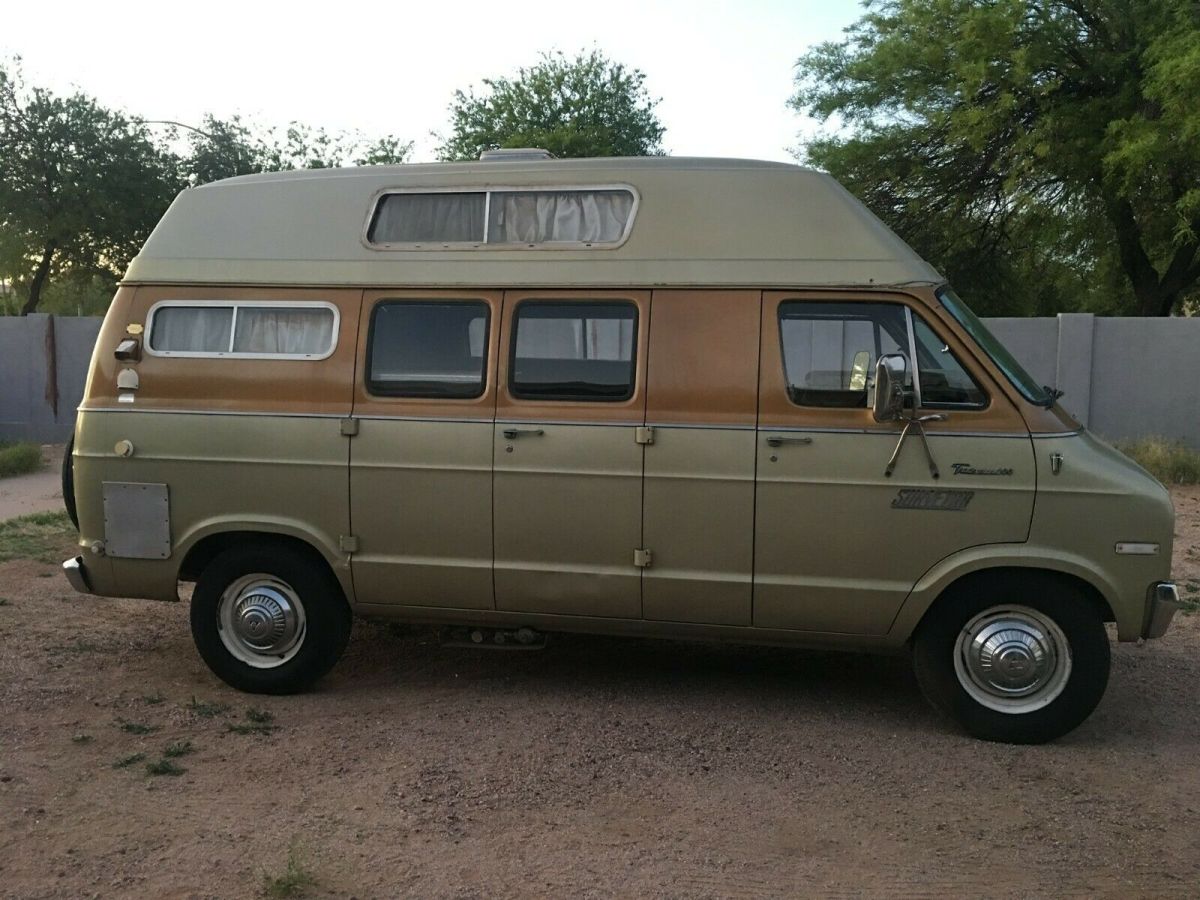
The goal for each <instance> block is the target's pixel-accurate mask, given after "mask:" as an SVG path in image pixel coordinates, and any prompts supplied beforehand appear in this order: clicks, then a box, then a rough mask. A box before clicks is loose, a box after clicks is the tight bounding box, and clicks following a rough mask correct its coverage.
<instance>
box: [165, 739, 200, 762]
mask: <svg viewBox="0 0 1200 900" xmlns="http://www.w3.org/2000/svg"><path fill="white" fill-rule="evenodd" d="M195 752H196V748H195V747H193V746H192V742H191V741H178V742H176V743H174V744H170V745H169V746H168V747H167V749H166V750H164V751H163V756H164V757H165V758H166V759H178V758H179V757H181V756H187V755H188V754H189V753H195Z"/></svg>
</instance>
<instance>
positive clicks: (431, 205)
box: [367, 188, 636, 249]
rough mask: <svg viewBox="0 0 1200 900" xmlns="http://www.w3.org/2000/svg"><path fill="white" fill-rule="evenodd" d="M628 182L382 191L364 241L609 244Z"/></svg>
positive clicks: (621, 235) (620, 235)
mask: <svg viewBox="0 0 1200 900" xmlns="http://www.w3.org/2000/svg"><path fill="white" fill-rule="evenodd" d="M635 207H636V202H635V199H634V194H633V191H632V190H630V189H629V188H563V189H528V190H521V189H508V190H493V191H436V192H432V191H431V192H427V193H420V192H413V193H408V192H405V193H394V194H384V195H383V196H382V197H380V198H379V201H378V203H377V204H376V206H375V209H374V211H373V213H372V216H371V223H370V226H369V227H368V228H367V242H368V243H370V244H373V245H377V246H383V247H394V246H396V245H410V246H419V245H425V244H470V245H476V246H495V247H508V248H510V249H511V248H513V247H518V246H520V247H539V246H554V245H560V246H572V247H584V248H587V247H613V246H616V245H618V244H620V243H621V241H623V240H624V239H625V236H626V235H627V234H628V233H629V229H630V228H631V226H632V224H633V216H634V209H635Z"/></svg>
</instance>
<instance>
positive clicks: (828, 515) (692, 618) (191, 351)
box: [64, 151, 1178, 742]
mask: <svg viewBox="0 0 1200 900" xmlns="http://www.w3.org/2000/svg"><path fill="white" fill-rule="evenodd" d="M497 156H498V157H500V158H490V159H484V160H481V161H479V162H472V163H443V164H429V165H404V166H394V167H364V168H353V169H342V170H318V171H305V172H286V173H271V174H263V175H252V176H245V177H240V178H233V179H229V180H226V181H221V182H217V183H214V184H209V185H204V186H202V187H198V188H193V189H189V190H185V191H184V192H183V193H181V194H180V195H179V197H178V198H177V199H176V200H175V202H174V203H173V204H172V206H171V207H170V209H169V210H168V211H167V213H166V214H165V215H164V217H163V219H162V221H161V222H160V223H159V225H158V226H157V228H156V229H155V230H154V232H153V234H152V235H151V236H150V238H149V239H148V240H147V241H146V244H145V246H144V248H143V249H142V251H141V253H140V254H139V255H138V256H137V258H136V259H135V260H134V261H133V263H132V264H131V265H130V267H129V270H128V273H127V275H126V276H125V279H124V281H123V282H122V284H121V285H120V287H119V289H118V291H117V294H116V296H115V298H114V300H113V302H112V305H111V307H110V308H109V310H108V314H107V316H106V317H105V320H104V324H103V327H102V329H101V331H100V334H99V337H98V340H97V344H96V349H95V352H94V355H93V358H92V362H91V371H90V375H89V377H88V381H87V387H86V393H85V396H84V399H83V402H82V405H81V406H80V409H79V415H78V420H77V424H76V430H75V435H74V439H73V441H74V443H73V449H72V452H71V453H70V454H69V457H68V463H67V466H68V469H67V473H66V474H67V476H68V480H69V482H70V483H69V485H68V490H67V491H66V497H67V501H68V504H69V505H70V506H72V507H73V508H74V509H75V510H77V519H78V523H77V524H78V527H79V535H80V537H79V555H78V556H77V557H75V558H74V559H71V560H68V561H67V562H66V563H64V568H65V571H66V575H67V577H68V578H69V579H70V581H71V583H72V584H73V585H74V586H75V587H76V588H77V589H78V590H80V591H83V592H87V593H91V594H98V595H104V596H121V597H139V598H147V599H157V600H176V599H178V596H179V585H180V583H186V582H194V583H195V587H194V590H193V593H192V596H191V628H192V632H193V635H194V639H195V643H196V648H197V650H198V651H199V653H200V656H201V657H203V659H204V661H205V662H206V663H207V664H208V665H209V667H210V668H211V669H212V671H213V672H214V673H215V674H216V675H217V676H218V677H220V678H221V679H223V680H224V681H226V682H227V683H229V684H230V685H233V686H234V687H236V688H239V689H241V690H244V691H252V692H264V693H283V692H291V691H297V690H300V689H302V688H305V687H306V686H308V685H310V684H311V683H312V682H314V681H315V680H316V679H318V678H320V677H321V676H322V675H324V674H325V673H326V672H327V671H328V670H329V669H330V668H331V667H332V666H333V665H334V663H335V662H336V661H337V659H338V657H339V656H340V655H341V653H342V651H343V650H344V648H345V646H346V642H347V639H348V636H349V633H350V625H351V618H352V615H355V614H357V615H362V616H372V617H380V618H386V619H392V620H397V621H401V622H407V623H420V624H424V625H431V626H441V627H443V628H445V629H446V630H447V634H449V635H450V636H451V638H454V639H459V640H465V641H467V642H468V643H470V642H472V641H475V642H480V643H482V644H483V645H485V646H517V647H524V646H538V645H539V644H540V643H541V641H542V640H543V636H544V635H546V634H547V633H552V632H588V633H595V634H610V635H636V636H643V637H663V638H676V639H697V640H716V641H737V642H748V643H758V644H773V645H789V646H806V647H826V648H843V649H849V650H856V651H879V652H903V653H911V655H912V658H913V660H914V664H915V669H916V673H917V677H918V680H919V682H920V685H921V688H922V689H923V691H924V693H925V694H926V695H927V696H928V697H929V699H930V700H931V701H932V702H933V704H934V705H935V706H937V707H938V708H940V709H942V710H943V711H945V712H946V713H948V714H949V715H950V716H952V717H953V718H954V719H956V720H957V721H958V722H959V723H960V724H961V726H962V727H964V728H965V729H966V730H967V731H968V732H969V733H971V734H973V735H976V736H978V737H981V738H985V739H992V740H1002V741H1012V742H1038V741H1045V740H1049V739H1052V738H1055V737H1056V736H1058V735H1061V734H1063V733H1065V732H1067V731H1068V730H1070V729H1072V728H1074V727H1075V726H1076V725H1078V724H1079V723H1080V722H1082V721H1083V720H1084V719H1085V718H1086V717H1087V716H1088V714H1089V713H1090V712H1091V711H1092V710H1093V709H1094V708H1095V706H1096V704H1097V703H1098V702H1099V700H1100V698H1101V696H1102V694H1103V693H1104V689H1105V686H1106V683H1107V680H1108V674H1109V634H1108V631H1107V628H1106V623H1112V625H1113V626H1114V631H1115V636H1116V639H1117V640H1120V641H1135V640H1138V639H1141V638H1156V637H1159V636H1161V635H1162V634H1163V632H1164V631H1165V630H1166V628H1167V626H1168V624H1169V622H1170V621H1171V617H1172V615H1173V614H1174V612H1175V610H1176V608H1177V605H1178V603H1177V595H1176V590H1175V587H1174V585H1173V584H1172V583H1171V582H1170V580H1169V579H1170V560H1171V544H1172V536H1173V520H1174V513H1173V509H1172V506H1171V502H1170V499H1169V497H1168V494H1167V491H1166V490H1165V489H1164V488H1163V486H1162V485H1160V484H1159V483H1158V482H1156V481H1155V480H1154V479H1153V478H1152V477H1150V476H1149V475H1148V474H1147V473H1146V472H1144V471H1143V470H1142V469H1140V468H1139V467H1137V466H1136V465H1135V464H1134V463H1132V462H1131V461H1129V460H1128V459H1126V458H1125V457H1124V456H1122V455H1121V454H1120V453H1118V452H1116V451H1115V450H1113V449H1112V448H1111V447H1109V446H1107V445H1106V444H1104V443H1102V442H1101V441H1099V440H1097V439H1096V438H1095V437H1093V436H1092V435H1090V434H1089V433H1088V432H1087V431H1086V430H1084V429H1083V428H1082V427H1081V426H1080V425H1079V423H1078V422H1077V421H1075V420H1074V419H1073V418H1072V417H1071V416H1070V415H1069V414H1068V413H1067V412H1066V411H1064V410H1063V408H1062V407H1061V406H1060V405H1059V404H1058V402H1057V392H1056V391H1054V390H1053V389H1051V388H1047V387H1043V386H1042V385H1039V384H1037V383H1036V382H1035V381H1033V380H1032V379H1031V378H1030V376H1029V375H1028V374H1027V373H1026V372H1025V371H1024V370H1023V369H1022V368H1021V366H1020V364H1019V363H1018V362H1017V361H1016V360H1015V359H1014V358H1013V357H1012V356H1011V355H1010V354H1009V353H1008V352H1007V351H1006V350H1005V349H1004V347H1003V346H1002V345H1001V344H1000V343H999V342H998V341H996V339H995V338H994V337H992V336H991V335H990V334H989V333H988V331H987V329H986V328H985V327H984V325H983V324H982V323H981V322H980V320H979V319H978V318H976V317H975V316H974V315H973V314H972V312H971V310H970V309H969V308H968V307H967V305H966V304H965V303H964V302H963V301H962V300H961V299H960V298H959V297H958V296H957V295H956V294H955V293H954V291H953V290H952V289H951V288H950V287H949V286H948V285H947V284H946V283H945V280H944V279H943V278H942V277H941V276H940V275H939V274H938V273H937V271H936V270H934V269H933V268H932V267H931V266H930V265H928V264H927V263H926V262H924V261H923V260H921V259H920V258H919V257H918V256H917V255H916V254H915V253H914V252H913V251H912V250H911V249H910V248H909V247H908V246H906V245H905V244H904V243H903V242H902V241H901V240H900V239H899V238H898V237H896V235H894V234H893V233H892V232H890V231H889V230H888V229H887V228H886V227H885V226H884V225H883V224H882V223H881V222H880V221H879V220H878V219H876V218H875V217H874V216H873V215H871V213H870V212H868V211H867V210H866V209H865V208H864V207H863V206H862V205H861V204H860V203H859V202H858V201H857V200H855V199H854V198H853V197H852V196H850V194H848V193H847V192H846V191H845V190H844V189H843V188H841V187H840V186H839V185H838V184H837V183H836V182H835V181H834V180H833V179H831V178H830V177H829V176H827V175H824V174H821V173H818V172H814V171H809V170H806V169H803V168H799V167H796V166H792V165H785V164H775V163H765V162H747V161H736V160H709V159H685V158H648V159H585V160H555V159H550V158H546V154H543V153H539V152H534V151H530V152H521V153H515V154H514V153H511V152H509V153H501V154H497Z"/></svg>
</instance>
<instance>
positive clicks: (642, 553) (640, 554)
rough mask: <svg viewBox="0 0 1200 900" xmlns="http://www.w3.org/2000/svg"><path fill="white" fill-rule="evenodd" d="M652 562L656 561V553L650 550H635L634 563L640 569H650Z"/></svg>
mask: <svg viewBox="0 0 1200 900" xmlns="http://www.w3.org/2000/svg"><path fill="white" fill-rule="evenodd" d="M652 562H654V554H653V552H651V551H650V550H642V549H639V550H634V551H633V564H634V565H635V566H637V567H638V568H639V569H648V568H649V567H650V564H651V563H652Z"/></svg>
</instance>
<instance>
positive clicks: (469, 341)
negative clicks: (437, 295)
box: [367, 300, 488, 399]
mask: <svg viewBox="0 0 1200 900" xmlns="http://www.w3.org/2000/svg"><path fill="white" fill-rule="evenodd" d="M370 335H371V337H370V341H369V342H368V346H367V387H368V389H369V390H370V391H371V393H373V394H384V395H387V396H392V397H446V398H453V399H467V398H473V397H478V396H480V395H481V394H483V389H484V385H485V383H486V380H487V379H486V375H485V372H486V365H487V343H488V342H487V336H488V305H487V304H486V303H483V302H481V301H476V300H450V301H441V300H437V301H434V300H384V301H382V302H380V303H379V304H377V305H376V306H375V310H374V311H373V312H372V313H371V332H370Z"/></svg>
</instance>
